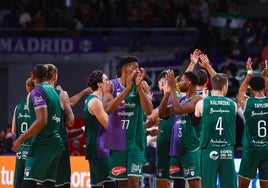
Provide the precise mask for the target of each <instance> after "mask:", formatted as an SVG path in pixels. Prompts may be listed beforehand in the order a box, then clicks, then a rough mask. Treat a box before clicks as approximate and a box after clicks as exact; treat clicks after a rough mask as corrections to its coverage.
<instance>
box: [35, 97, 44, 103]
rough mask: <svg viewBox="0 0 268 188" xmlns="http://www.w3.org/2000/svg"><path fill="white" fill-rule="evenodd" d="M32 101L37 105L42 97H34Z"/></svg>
mask: <svg viewBox="0 0 268 188" xmlns="http://www.w3.org/2000/svg"><path fill="white" fill-rule="evenodd" d="M33 101H34V103H35V104H39V103H41V102H43V97H42V96H34V99H33Z"/></svg>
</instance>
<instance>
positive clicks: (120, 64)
mask: <svg viewBox="0 0 268 188" xmlns="http://www.w3.org/2000/svg"><path fill="white" fill-rule="evenodd" d="M131 62H138V58H137V57H136V56H121V57H120V58H119V60H118V67H117V68H118V73H117V76H118V77H120V76H121V70H122V67H124V66H125V65H127V64H129V63H131Z"/></svg>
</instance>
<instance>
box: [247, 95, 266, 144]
mask: <svg viewBox="0 0 268 188" xmlns="http://www.w3.org/2000/svg"><path fill="white" fill-rule="evenodd" d="M244 116H245V120H246V124H245V129H244V130H245V131H244V139H243V145H244V146H249V147H259V146H261V147H266V148H268V132H267V125H268V98H267V97H263V98H256V97H250V98H249V99H248V100H247V102H246V105H245V109H244Z"/></svg>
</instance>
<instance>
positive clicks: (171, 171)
mask: <svg viewBox="0 0 268 188" xmlns="http://www.w3.org/2000/svg"><path fill="white" fill-rule="evenodd" d="M180 170H181V168H180V167H179V166H175V165H172V166H170V167H169V173H170V174H174V173H176V172H179V171H180Z"/></svg>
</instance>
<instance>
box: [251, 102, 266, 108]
mask: <svg viewBox="0 0 268 188" xmlns="http://www.w3.org/2000/svg"><path fill="white" fill-rule="evenodd" d="M254 106H255V108H267V107H268V103H255V104H254Z"/></svg>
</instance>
